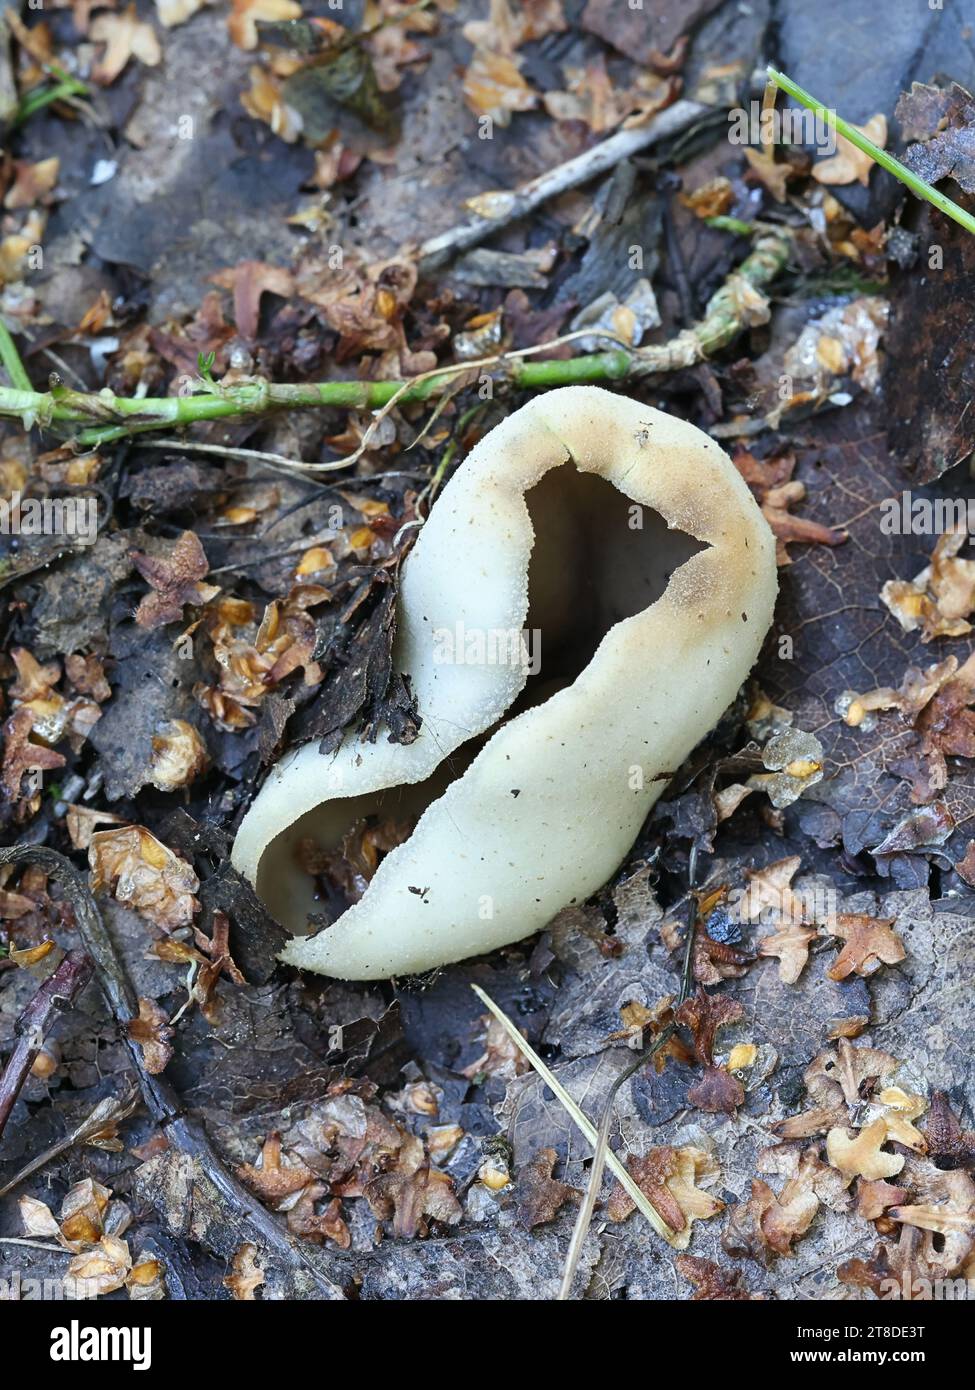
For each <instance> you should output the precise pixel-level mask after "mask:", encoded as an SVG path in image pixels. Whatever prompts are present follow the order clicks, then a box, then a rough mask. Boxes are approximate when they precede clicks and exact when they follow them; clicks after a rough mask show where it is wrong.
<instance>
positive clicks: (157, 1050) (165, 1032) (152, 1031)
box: [126, 999, 173, 1076]
mask: <svg viewBox="0 0 975 1390" xmlns="http://www.w3.org/2000/svg"><path fill="white" fill-rule="evenodd" d="M126 1031H127V1032H128V1035H129V1037H130V1038H131V1039H132V1040H133V1042H137V1043H138V1044H139V1047H140V1048H141V1049H142V1059H143V1060H142V1064H143V1066H144V1067H145V1069H146V1071H147V1072H149V1073H150V1074H151V1075H153V1076H156V1075H158V1073H159V1072H161V1071H164V1070H165V1068H166V1063H167V1062H168V1061H169V1059H170V1058H171V1057H172V1055H173V1048H172V1044H171V1043H170V1038H172V1036H173V1029H172V1028H170V1026H169V1021H168V1019H167V1016H166V1013H165V1011H164V1010H163V1009H161V1008H160V1007H159V1005H158V1004H157V1003H156V1002H155V1000H154V999H140V1000H139V1017H138V1018H133V1019H132V1020H131V1021H130V1022H129V1023H128V1024H126Z"/></svg>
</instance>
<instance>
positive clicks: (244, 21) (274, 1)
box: [227, 0, 301, 49]
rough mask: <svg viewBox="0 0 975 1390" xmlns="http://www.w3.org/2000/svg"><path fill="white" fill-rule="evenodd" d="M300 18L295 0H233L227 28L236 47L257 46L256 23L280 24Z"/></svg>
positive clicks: (299, 8)
mask: <svg viewBox="0 0 975 1390" xmlns="http://www.w3.org/2000/svg"><path fill="white" fill-rule="evenodd" d="M300 18H301V6H300V5H299V4H298V3H297V0H233V2H232V5H231V10H230V14H229V15H228V16H227V29H228V30H229V32H230V37H231V39H232V40H233V42H234V43H235V44H236V45H237V47H238V48H245V49H252V48H256V47H257V26H258V23H265V24H280V23H282V22H286V21H287V20H289V19H300Z"/></svg>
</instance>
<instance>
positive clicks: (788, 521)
mask: <svg viewBox="0 0 975 1390" xmlns="http://www.w3.org/2000/svg"><path fill="white" fill-rule="evenodd" d="M800 342H801V339H800ZM797 347H798V344H797ZM733 462H734V465H735V467H736V468H737V469H738V472H739V473H740V474H741V476H742V477H743V478H744V479H745V482H746V483H747V484H748V486H749V488H750V489H751V491H752V493H753V494H754V496H755V499H756V501H757V502H758V504H759V506H760V507H761V508H762V514H763V516H764V517H765V519H766V521H767V522H768V524H769V525H770V526H771V528H772V532H773V534H774V535H775V538H776V559H777V561H778V563H779V565H789V564H791V563H792V557H791V556H790V554H789V551H788V549H787V545H788V542H790V541H795V542H796V543H797V544H801V545H842V544H843V542H844V541H845V540H846V539H847V537H846V533H845V532H844V531H837V530H835V529H833V528H832V527H830V526H822V525H821V524H820V523H819V522H816V521H810V520H807V519H805V518H802V517H797V516H794V515H793V513H792V508H793V507H795V506H797V505H798V504H799V503H800V502H803V501H805V498H806V488H805V484H804V483H801V482H799V481H798V479H794V478H793V477H792V474H793V471H794V469H795V466H796V457H795V454H793V453H792V452H791V451H790V452H785V453H778V454H772V455H771V456H770V457H769V458H764V459H761V458H757V457H756V456H755V455H754V454H753V453H752V452H751V451H750V450H748V449H744V448H739V449H737V450H736V451H735V454H734V456H733Z"/></svg>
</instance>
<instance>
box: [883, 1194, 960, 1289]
mask: <svg viewBox="0 0 975 1390" xmlns="http://www.w3.org/2000/svg"><path fill="white" fill-rule="evenodd" d="M919 1188H920V1193H919V1195H920V1196H921V1198H922V1201H921V1202H919V1203H915V1204H913V1205H909V1206H895V1207H891V1208H890V1211H889V1215H890V1217H891V1219H892V1220H894V1221H900V1222H902V1223H903V1224H905V1225H908V1226H916V1227H918V1228H919V1229H920V1230H922V1231H928V1232H931V1233H932V1235H934V1236H936V1237H938V1238H939V1240H938V1243H934V1242H933V1241H931V1237H930V1236H929V1237H928V1242H929V1243H930V1244H931V1245H932V1248H933V1249H934V1250H935V1251H937V1253H938V1256H939V1257H940V1260H941V1262H942V1263H943V1264H944V1265H945V1266H947V1267H948V1268H949V1269H950V1270H952V1271H953V1270H957V1269H958V1268H959V1267H960V1266H961V1265H962V1264H963V1263H964V1262H965V1261H967V1260H968V1258H969V1256H970V1255H971V1253H972V1247H973V1245H975V1183H973V1182H972V1179H971V1178H970V1177H969V1176H968V1174H967V1173H964V1172H961V1171H960V1170H956V1171H955V1172H953V1173H932V1174H926V1175H925V1176H924V1178H923V1179H922V1180H921V1183H920V1184H919Z"/></svg>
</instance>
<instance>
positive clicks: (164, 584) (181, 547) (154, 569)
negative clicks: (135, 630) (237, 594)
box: [131, 531, 220, 628]
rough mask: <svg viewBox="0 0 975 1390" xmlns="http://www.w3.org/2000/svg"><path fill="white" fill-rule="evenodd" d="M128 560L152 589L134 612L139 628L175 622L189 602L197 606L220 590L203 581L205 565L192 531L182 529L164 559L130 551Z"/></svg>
mask: <svg viewBox="0 0 975 1390" xmlns="http://www.w3.org/2000/svg"><path fill="white" fill-rule="evenodd" d="M131 559H132V563H133V564H134V565H135V567H136V569H137V570H138V571H139V573H140V574H141V575H142V577H143V579H145V580H146V581H147V582H148V583H149V584H150V585H151V586H152V590H153V592H152V593H151V594H146V596H145V597H144V598H143V599H142V601H141V602H140V604H139V606H138V608H137V609H136V613H135V620H136V622H137V623H138V624H139V626H140V627H147V628H154V627H161V626H162V625H163V624H164V623H178V622H180V621H181V620H182V617H183V607H184V605H185V604H188V603H192V604H194V605H197V606H202V605H203V604H205V603H207V602H209V600H210V599H212V598H214V597H215V596H216V595H217V594H218V593H219V592H220V591H219V589H217V588H215V587H214V585H212V584H204V583H202V582H201V581H202V580H203V579H205V577H206V575H207V573H208V571H209V568H210V566H209V564H208V562H207V557H206V555H205V553H204V550H203V546H202V545H201V544H200V541H199V539H198V537H197V535H196V533H195V532H193V531H184V532H183V534H182V535H181V536H180V537H179V539H178V540H177V542H176V544H175V546H174V547H173V550H172V553H171V554H170V555H169V556H167V557H165V558H157V557H156V556H152V555H143V554H142V553H141V552H140V551H137V550H134V551H132V554H131Z"/></svg>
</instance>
